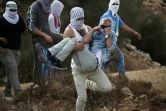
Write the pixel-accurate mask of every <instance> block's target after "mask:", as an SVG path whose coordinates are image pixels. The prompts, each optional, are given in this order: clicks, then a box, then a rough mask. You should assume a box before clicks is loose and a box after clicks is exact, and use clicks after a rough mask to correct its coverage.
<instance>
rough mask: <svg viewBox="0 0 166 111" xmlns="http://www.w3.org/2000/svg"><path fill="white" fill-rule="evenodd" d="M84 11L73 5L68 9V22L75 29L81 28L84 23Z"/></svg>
mask: <svg viewBox="0 0 166 111" xmlns="http://www.w3.org/2000/svg"><path fill="white" fill-rule="evenodd" d="M80 18H84V11H83V9H82V8H80V7H75V8H73V9H72V10H71V11H70V24H71V26H72V27H73V28H75V29H76V30H81V28H82V27H83V24H84V19H80Z"/></svg>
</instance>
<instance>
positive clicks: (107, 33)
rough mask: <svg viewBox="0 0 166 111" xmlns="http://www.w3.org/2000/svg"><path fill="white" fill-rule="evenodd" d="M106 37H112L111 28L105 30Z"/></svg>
mask: <svg viewBox="0 0 166 111" xmlns="http://www.w3.org/2000/svg"><path fill="white" fill-rule="evenodd" d="M104 30H105V33H106V35H110V33H111V27H107V28H104Z"/></svg>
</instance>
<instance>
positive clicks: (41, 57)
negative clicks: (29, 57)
mask: <svg viewBox="0 0 166 111" xmlns="http://www.w3.org/2000/svg"><path fill="white" fill-rule="evenodd" d="M38 59H39V60H40V62H42V63H47V60H46V59H45V57H43V56H42V55H38Z"/></svg>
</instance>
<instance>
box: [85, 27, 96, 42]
mask: <svg viewBox="0 0 166 111" xmlns="http://www.w3.org/2000/svg"><path fill="white" fill-rule="evenodd" d="M93 33H94V30H93V29H92V30H91V31H90V32H89V33H88V34H86V35H85V36H84V37H83V42H84V43H89V42H90V41H91V39H92V35H93Z"/></svg>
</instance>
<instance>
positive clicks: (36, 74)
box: [33, 43, 42, 84]
mask: <svg viewBox="0 0 166 111" xmlns="http://www.w3.org/2000/svg"><path fill="white" fill-rule="evenodd" d="M35 45H36V43H34V44H33V52H34V69H33V81H34V84H37V83H38V82H39V81H40V79H41V70H42V63H41V62H40V60H39V59H38V53H37V51H36V49H35Z"/></svg>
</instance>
